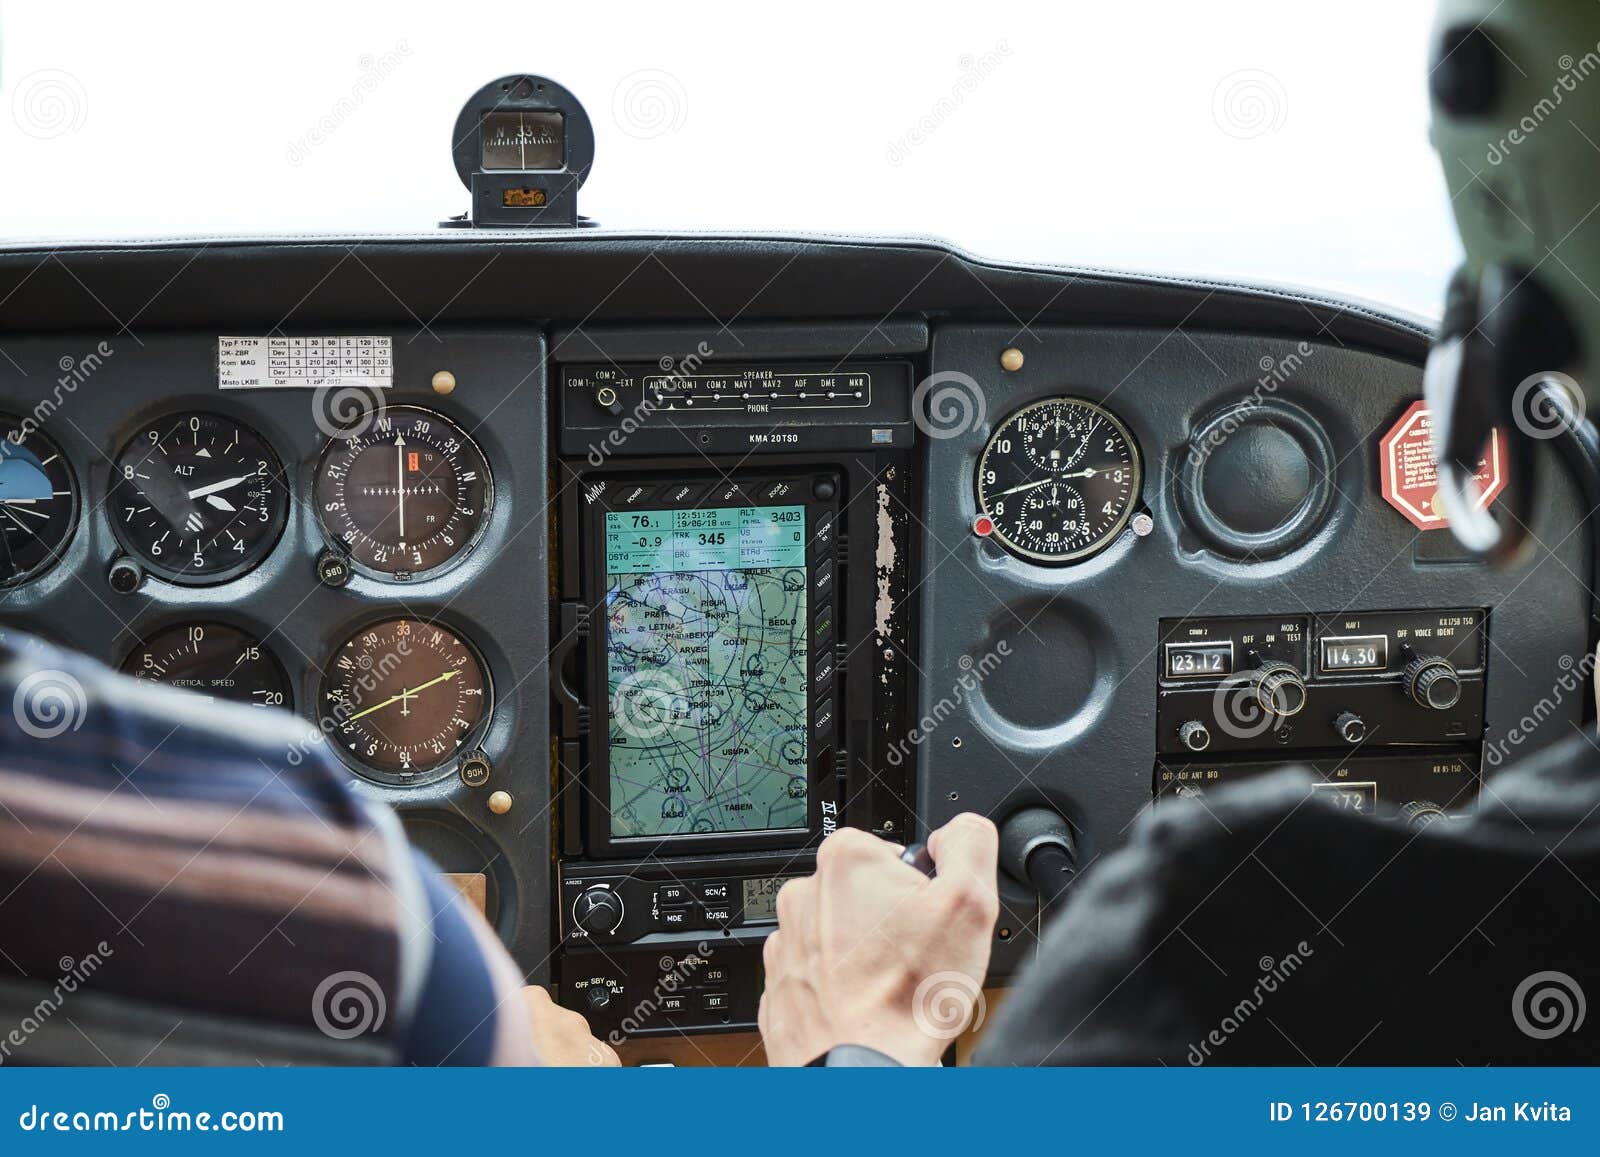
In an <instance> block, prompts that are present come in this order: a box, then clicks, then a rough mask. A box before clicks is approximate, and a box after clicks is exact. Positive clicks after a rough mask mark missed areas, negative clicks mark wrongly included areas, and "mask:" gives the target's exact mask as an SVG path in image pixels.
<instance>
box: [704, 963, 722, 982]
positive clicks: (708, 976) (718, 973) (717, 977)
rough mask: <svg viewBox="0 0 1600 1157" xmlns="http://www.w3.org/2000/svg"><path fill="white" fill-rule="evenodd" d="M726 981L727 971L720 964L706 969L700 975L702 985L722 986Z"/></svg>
mask: <svg viewBox="0 0 1600 1157" xmlns="http://www.w3.org/2000/svg"><path fill="white" fill-rule="evenodd" d="M727 979H728V970H727V969H726V968H723V967H722V966H721V965H720V964H719V965H717V966H716V967H715V968H708V969H706V970H705V971H704V972H702V973H701V974H700V982H701V983H702V984H722V983H725V982H726V981H727Z"/></svg>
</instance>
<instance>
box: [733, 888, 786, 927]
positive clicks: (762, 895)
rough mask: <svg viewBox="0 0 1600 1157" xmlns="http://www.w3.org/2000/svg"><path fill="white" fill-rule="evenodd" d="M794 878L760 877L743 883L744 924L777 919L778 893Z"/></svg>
mask: <svg viewBox="0 0 1600 1157" xmlns="http://www.w3.org/2000/svg"><path fill="white" fill-rule="evenodd" d="M793 879H795V877H794V876H762V877H757V878H754V879H748V880H745V881H744V922H745V923H746V924H760V923H762V922H764V921H770V920H776V919H777V918H778V893H779V892H780V891H782V890H783V886H784V885H785V884H787V883H788V882H789V881H790V880H793Z"/></svg>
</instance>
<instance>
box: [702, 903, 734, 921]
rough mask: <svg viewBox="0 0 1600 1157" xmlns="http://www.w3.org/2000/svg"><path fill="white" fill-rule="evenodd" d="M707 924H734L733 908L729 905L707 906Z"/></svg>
mask: <svg viewBox="0 0 1600 1157" xmlns="http://www.w3.org/2000/svg"><path fill="white" fill-rule="evenodd" d="M705 914H706V923H707V924H712V925H716V924H730V923H732V922H733V908H732V907H731V906H730V905H728V904H707V905H706V906H705Z"/></svg>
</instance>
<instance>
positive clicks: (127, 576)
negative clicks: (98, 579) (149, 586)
mask: <svg viewBox="0 0 1600 1157" xmlns="http://www.w3.org/2000/svg"><path fill="white" fill-rule="evenodd" d="M106 581H107V582H108V583H110V584H111V589H112V590H114V591H116V592H117V593H118V594H119V595H131V594H132V593H133V592H134V591H136V590H138V589H139V584H140V583H142V582H144V568H143V567H141V566H140V565H139V564H138V563H136V562H134V561H133V559H131V558H119V559H117V560H116V561H115V562H113V563H112V564H111V569H110V570H109V571H107V572H106Z"/></svg>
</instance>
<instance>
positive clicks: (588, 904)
mask: <svg viewBox="0 0 1600 1157" xmlns="http://www.w3.org/2000/svg"><path fill="white" fill-rule="evenodd" d="M572 918H573V919H574V920H576V921H577V922H578V927H579V928H582V929H583V930H584V931H585V932H587V933H589V935H591V936H609V935H610V934H611V933H613V932H615V931H616V930H617V926H618V925H619V924H621V923H622V897H621V896H619V895H617V894H616V893H615V892H613V891H612V890H611V889H610V888H601V887H594V888H585V889H584V890H583V893H582V894H581V895H580V896H579V897H578V902H577V903H576V904H574V905H573V906H572Z"/></svg>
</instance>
